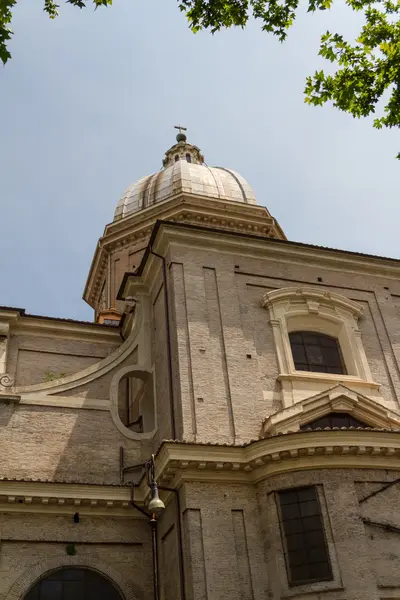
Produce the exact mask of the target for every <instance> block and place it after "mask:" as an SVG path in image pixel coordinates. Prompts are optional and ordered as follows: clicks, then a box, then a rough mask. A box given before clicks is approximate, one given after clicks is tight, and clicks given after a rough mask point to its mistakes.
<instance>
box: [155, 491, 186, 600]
mask: <svg viewBox="0 0 400 600" xmlns="http://www.w3.org/2000/svg"><path fill="white" fill-rule="evenodd" d="M158 489H159V490H164V491H165V492H174V494H175V498H176V512H177V516H178V518H177V523H176V524H177V529H178V546H179V549H178V551H179V573H180V587H181V600H186V583H185V569H184V563H183V534H182V522H181V497H180V493H179V490H176V489H174V488H169V487H164V486H161V485H159V486H158Z"/></svg>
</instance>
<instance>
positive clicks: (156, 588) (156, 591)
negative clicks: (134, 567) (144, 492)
mask: <svg viewBox="0 0 400 600" xmlns="http://www.w3.org/2000/svg"><path fill="white" fill-rule="evenodd" d="M134 489H135V484H134V483H131V506H133V507H134V508H136V509H137V510H138V511H139V512H141V513H142V514H143V515H145V516H146V517H150V527H151V554H152V562H153V600H159V598H160V576H159V572H158V540H157V520H156V518H155V515H149V513H148V512H146V511H145V510H144V509H143V508H142V507H141V506H139V505H138V504H136V502H135V499H134Z"/></svg>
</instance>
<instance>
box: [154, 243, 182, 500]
mask: <svg viewBox="0 0 400 600" xmlns="http://www.w3.org/2000/svg"><path fill="white" fill-rule="evenodd" d="M150 254H153V255H154V256H157V258H160V259H161V260H162V272H163V286H164V306H165V325H166V331H167V359H168V374H169V398H170V407H171V409H170V410H171V434H172V439H173V440H176V439H177V437H176V418H175V399H174V386H173V381H172V352H171V323H170V319H169V295H168V286H167V261H166V259H165V257H164V256H161V254H157V252H154V250H153V249H152V248H151V247H150ZM160 489H161V488H160Z"/></svg>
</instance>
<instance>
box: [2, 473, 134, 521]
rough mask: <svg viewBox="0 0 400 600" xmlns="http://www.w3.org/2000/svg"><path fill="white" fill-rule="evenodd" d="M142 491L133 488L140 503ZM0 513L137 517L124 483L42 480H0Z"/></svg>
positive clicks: (127, 488) (128, 490)
mask: <svg viewBox="0 0 400 600" xmlns="http://www.w3.org/2000/svg"><path fill="white" fill-rule="evenodd" d="M143 500H144V491H143V489H142V488H137V489H136V490H135V501H137V502H138V503H139V504H143ZM0 511H1V512H3V513H4V512H24V513H26V512H35V513H54V514H73V513H75V512H79V513H80V514H91V515H93V514H96V515H109V516H125V517H127V516H128V517H129V516H134V517H135V518H141V515H140V513H139V512H138V511H135V510H133V508H132V506H131V504H130V488H129V487H128V486H110V485H93V484H84V483H53V482H45V481H12V480H7V479H6V480H4V479H2V480H0Z"/></svg>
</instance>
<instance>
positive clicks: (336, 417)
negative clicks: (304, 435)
mask: <svg viewBox="0 0 400 600" xmlns="http://www.w3.org/2000/svg"><path fill="white" fill-rule="evenodd" d="M319 427H321V428H322V429H323V428H324V427H330V428H332V427H369V425H366V424H365V423H362V422H361V421H359V420H358V419H356V418H355V417H353V416H352V415H349V414H348V413H340V412H333V413H329V414H327V415H324V416H323V417H320V418H319V419H315V420H314V421H310V423H305V424H304V425H301V426H300V429H301V430H303V431H304V429H318V428H319Z"/></svg>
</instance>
